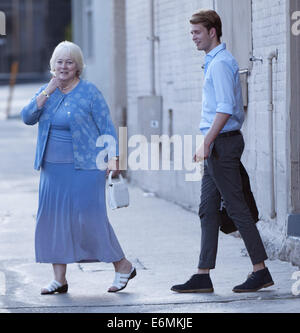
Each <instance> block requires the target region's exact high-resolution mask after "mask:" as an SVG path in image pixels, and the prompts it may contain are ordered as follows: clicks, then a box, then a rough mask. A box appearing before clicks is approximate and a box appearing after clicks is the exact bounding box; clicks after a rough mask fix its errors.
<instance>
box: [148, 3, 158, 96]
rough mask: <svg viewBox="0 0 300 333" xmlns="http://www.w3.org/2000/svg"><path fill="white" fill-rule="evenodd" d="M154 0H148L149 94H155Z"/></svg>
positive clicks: (155, 38)
mask: <svg viewBox="0 0 300 333" xmlns="http://www.w3.org/2000/svg"><path fill="white" fill-rule="evenodd" d="M154 1H155V0H150V18H149V19H150V37H148V39H149V40H150V80H151V82H150V95H152V96H155V95H156V90H155V41H156V40H157V37H156V36H155V14H154Z"/></svg>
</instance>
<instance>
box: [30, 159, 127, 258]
mask: <svg viewBox="0 0 300 333" xmlns="http://www.w3.org/2000/svg"><path fill="white" fill-rule="evenodd" d="M35 253H36V261H37V262H40V263H53V264H68V263H75V262H107V263H108V262H115V261H119V260H121V259H122V258H124V253H123V251H122V249H121V247H120V244H119V242H118V239H117V237H116V235H115V233H114V231H113V229H112V227H111V225H110V223H109V221H108V218H107V212H106V201H105V171H100V170H77V169H75V168H74V164H73V163H50V162H46V161H44V162H43V165H42V168H41V175H40V184H39V206H38V212H37V223H36V231H35Z"/></svg>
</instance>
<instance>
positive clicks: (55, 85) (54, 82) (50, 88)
mask: <svg viewBox="0 0 300 333" xmlns="http://www.w3.org/2000/svg"><path fill="white" fill-rule="evenodd" d="M60 84H61V83H60V80H59V79H58V78H56V77H55V76H53V77H52V79H51V80H50V82H49V83H48V86H47V88H46V89H45V91H46V92H47V94H48V95H51V94H52V93H53V92H54V91H55V90H56V88H59V87H60Z"/></svg>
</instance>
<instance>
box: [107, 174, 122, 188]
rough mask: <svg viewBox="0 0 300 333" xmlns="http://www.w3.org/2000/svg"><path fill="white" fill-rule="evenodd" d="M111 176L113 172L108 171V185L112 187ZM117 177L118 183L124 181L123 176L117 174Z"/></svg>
mask: <svg viewBox="0 0 300 333" xmlns="http://www.w3.org/2000/svg"><path fill="white" fill-rule="evenodd" d="M112 175H113V171H110V172H109V175H108V185H112V184H113V181H112ZM118 177H119V179H120V183H124V179H123V176H122V175H121V173H119V176H118Z"/></svg>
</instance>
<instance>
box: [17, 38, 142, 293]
mask: <svg viewBox="0 0 300 333" xmlns="http://www.w3.org/2000/svg"><path fill="white" fill-rule="evenodd" d="M83 66H84V61H83V55H82V52H81V49H80V48H79V47H78V46H77V45H76V44H74V43H71V42H67V41H66V42H62V43H60V44H59V45H58V46H57V47H56V48H55V50H54V53H53V55H52V58H51V60H50V67H51V73H52V74H53V78H52V79H51V81H50V82H49V84H46V85H44V86H43V87H41V88H40V90H39V91H38V92H37V94H36V95H35V97H34V98H33V99H32V100H31V102H30V103H29V104H28V105H27V106H26V107H25V108H24V109H23V110H22V112H21V115H22V119H23V121H24V123H25V124H26V125H34V124H36V123H37V122H38V123H39V130H38V140H37V148H36V157H35V165H34V168H35V169H36V170H41V174H40V185H39V206H38V212H37V223H36V231H35V252H36V261H37V262H40V263H52V265H53V270H54V280H53V281H52V282H51V283H50V284H49V285H48V286H47V287H45V288H43V289H42V290H41V294H42V295H45V294H54V293H56V292H58V293H65V292H67V291H68V284H67V280H66V269H67V264H69V263H82V262H107V263H110V262H112V263H113V264H114V267H115V272H116V273H115V280H114V282H113V284H112V286H111V287H110V288H109V290H108V291H109V292H117V291H119V290H122V289H124V288H125V287H126V286H127V283H128V281H129V280H130V279H132V278H133V277H134V276H135V275H136V270H135V268H134V267H133V266H132V264H131V263H130V262H129V261H128V260H127V259H126V258H125V256H124V253H123V251H122V249H121V247H120V244H119V242H118V239H117V237H116V235H115V233H114V231H113V229H112V227H111V225H110V223H109V221H108V218H107V213H106V201H105V180H106V171H105V170H100V169H99V168H98V167H97V163H96V160H97V156H98V154H99V152H100V151H102V152H103V149H107V159H108V164H107V166H108V169H107V170H118V145H117V137H116V131H115V128H114V126H113V124H112V121H111V117H110V113H109V109H108V107H107V104H106V102H105V100H104V98H103V96H102V94H101V92H100V91H99V90H98V89H97V88H96V86H95V85H93V84H92V83H90V82H87V81H85V80H82V79H80V75H81V73H82V70H83ZM104 134H105V135H110V136H112V137H113V138H114V139H115V142H116V145H115V146H114V147H112V146H111V145H110V147H102V148H101V147H98V145H99V144H96V142H97V140H98V138H99V137H100V136H101V135H104ZM101 155H102V154H101ZM115 172H118V171H115Z"/></svg>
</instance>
